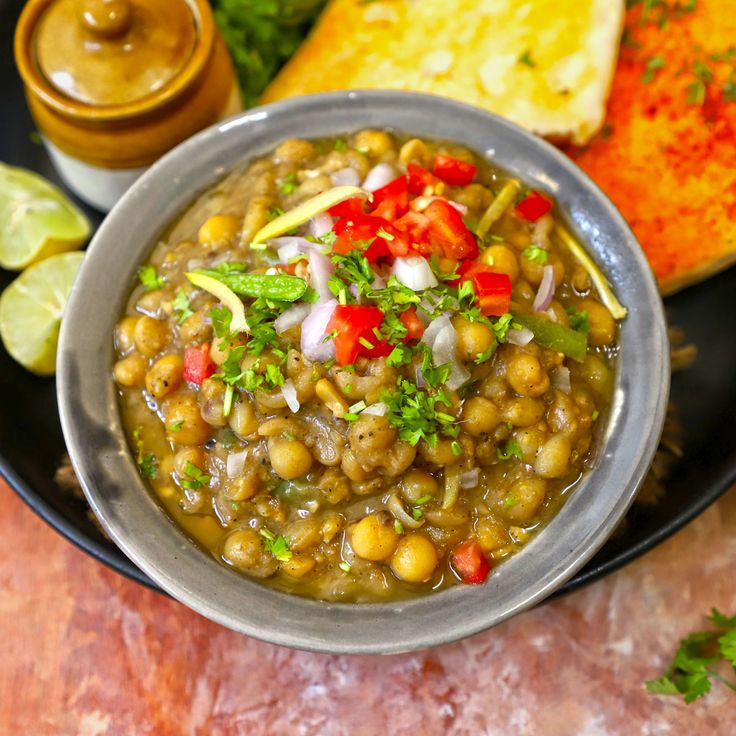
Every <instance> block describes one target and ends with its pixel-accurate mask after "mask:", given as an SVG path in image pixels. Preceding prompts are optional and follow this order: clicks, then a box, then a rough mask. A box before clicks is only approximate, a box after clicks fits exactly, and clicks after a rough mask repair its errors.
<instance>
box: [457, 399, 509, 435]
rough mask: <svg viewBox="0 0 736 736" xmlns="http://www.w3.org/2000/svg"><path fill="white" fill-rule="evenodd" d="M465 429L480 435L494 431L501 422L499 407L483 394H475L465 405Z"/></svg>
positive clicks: (469, 432) (463, 417)
mask: <svg viewBox="0 0 736 736" xmlns="http://www.w3.org/2000/svg"><path fill="white" fill-rule="evenodd" d="M462 420H463V429H464V430H465V431H466V432H468V434H472V435H473V436H474V437H478V436H479V435H481V434H484V433H487V432H491V431H493V430H494V429H495V428H496V427H497V426H498V425H499V424H500V422H501V412H500V411H499V410H498V407H497V406H496V405H495V404H494V403H493V402H492V401H491V400H490V399H486V398H484V397H483V396H473V398H471V399H468V400H467V401H466V402H465V404H464V406H463V415H462Z"/></svg>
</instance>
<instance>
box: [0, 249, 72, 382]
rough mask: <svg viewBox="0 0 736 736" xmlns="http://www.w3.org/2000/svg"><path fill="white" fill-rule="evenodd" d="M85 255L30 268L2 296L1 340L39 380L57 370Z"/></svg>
mask: <svg viewBox="0 0 736 736" xmlns="http://www.w3.org/2000/svg"><path fill="white" fill-rule="evenodd" d="M83 258H84V253H81V252H80V251H73V252H71V253H61V254H58V255H55V256H51V258H47V259H46V260H44V261H41V263H37V264H36V265H34V266H31V267H30V268H29V269H28V270H27V271H24V272H23V273H22V274H21V275H20V276H18V278H17V279H15V281H13V282H12V283H11V284H10V286H8V288H7V289H5V291H4V292H3V293H2V295H0V338H2V341H3V344H4V345H5V349H6V350H7V351H8V353H10V355H11V356H12V357H13V358H14V359H15V360H17V361H18V362H19V363H20V364H21V365H22V366H23V367H24V368H27V369H28V370H29V371H32V372H33V373H36V374H38V375H40V376H51V375H53V374H54V372H55V370H56V345H57V342H58V340H59V327H60V326H61V318H62V316H63V314H64V308H65V307H66V302H67V299H68V298H69V292H70V291H71V289H72V284H73V283H74V279H75V278H76V276H77V271H78V270H79V267H80V265H81V264H82V259H83Z"/></svg>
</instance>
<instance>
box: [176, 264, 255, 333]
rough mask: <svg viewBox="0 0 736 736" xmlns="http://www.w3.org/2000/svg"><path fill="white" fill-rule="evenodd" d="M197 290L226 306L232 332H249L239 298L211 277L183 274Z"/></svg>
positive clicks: (192, 273) (201, 274) (243, 308)
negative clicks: (208, 294) (230, 317)
mask: <svg viewBox="0 0 736 736" xmlns="http://www.w3.org/2000/svg"><path fill="white" fill-rule="evenodd" d="M184 275H185V276H186V277H187V278H188V279H189V281H191V282H192V283H193V284H194V285H195V286H196V287H197V288H199V289H204V290H205V291H207V292H209V293H210V294H212V296H214V297H217V298H218V299H219V300H220V301H221V302H222V303H223V305H224V306H226V307H227V308H228V309H229V310H230V312H231V314H232V315H233V317H232V320H231V321H230V329H231V330H232V331H233V332H250V328H249V327H248V321H247V320H246V319H245V307H244V306H243V302H241V301H240V297H239V296H238V295H237V294H236V293H235V292H234V291H233V290H232V289H230V288H228V287H227V286H225V284H223V283H222V282H221V281H218V280H217V279H213V278H212V276H205V275H204V274H203V273H194V272H190V273H186V274H184Z"/></svg>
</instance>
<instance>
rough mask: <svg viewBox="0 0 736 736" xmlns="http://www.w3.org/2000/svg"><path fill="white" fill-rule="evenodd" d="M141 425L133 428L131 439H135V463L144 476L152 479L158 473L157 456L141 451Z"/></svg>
mask: <svg viewBox="0 0 736 736" xmlns="http://www.w3.org/2000/svg"><path fill="white" fill-rule="evenodd" d="M142 432H143V427H141V426H138V427H136V428H135V429H134V430H133V440H134V441H135V449H136V458H135V461H136V464H137V465H138V469H139V470H140V473H141V475H142V476H144V477H145V478H150V479H153V478H155V477H156V476H157V475H158V458H157V457H156V456H155V455H154V454H153V453H148V454H145V453H144V452H143V438H142V437H141V433H142Z"/></svg>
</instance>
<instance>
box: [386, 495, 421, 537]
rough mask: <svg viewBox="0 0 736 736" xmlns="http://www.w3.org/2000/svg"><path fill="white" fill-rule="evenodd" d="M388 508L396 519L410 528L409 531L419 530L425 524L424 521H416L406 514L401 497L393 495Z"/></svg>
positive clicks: (387, 504)
mask: <svg viewBox="0 0 736 736" xmlns="http://www.w3.org/2000/svg"><path fill="white" fill-rule="evenodd" d="M386 506H387V507H388V510H389V511H390V512H391V513H392V514H393V516H394V519H396V520H398V521H400V522H401V523H402V524H403V525H404V526H405V527H408V528H409V529H419V527H420V526H421V525H422V524H424V519H423V518H422V519H415V518H414V517H413V516H411V515H410V514H407V513H406V510H405V509H404V507H403V506H402V504H401V501H399V497H398V496H397V495H396V494H395V493H392V494H391V497H390V498H389V499H388V502H387V503H386Z"/></svg>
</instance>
